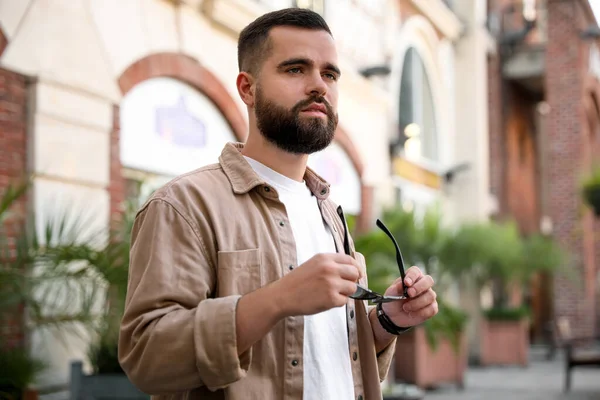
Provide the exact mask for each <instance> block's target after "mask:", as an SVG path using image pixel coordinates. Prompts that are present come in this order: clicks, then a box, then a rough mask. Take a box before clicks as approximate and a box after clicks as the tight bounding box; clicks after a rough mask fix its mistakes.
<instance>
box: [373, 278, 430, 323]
mask: <svg viewBox="0 0 600 400" xmlns="http://www.w3.org/2000/svg"><path fill="white" fill-rule="evenodd" d="M404 284H405V285H406V287H407V288H408V299H407V300H400V301H393V302H391V303H384V304H383V306H382V307H383V311H385V313H386V314H387V315H388V316H389V317H390V319H391V320H392V322H393V323H394V324H396V325H397V326H400V327H403V328H408V327H411V326H415V325H419V324H421V323H423V322H425V321H427V320H428V319H429V318H431V317H433V316H434V315H436V314H437V312H438V303H437V301H436V297H437V295H436V293H435V291H434V290H433V289H432V288H433V278H432V277H431V276H429V275H423V272H422V271H421V270H420V269H419V268H418V267H411V268H409V269H408V270H407V271H406V274H405V276H404ZM403 292H404V286H403V282H402V278H398V279H397V280H396V281H395V282H394V283H393V284H392V285H391V286H390V287H389V288H388V289H387V290H386V291H385V294H386V296H398V295H401V294H402V293H403Z"/></svg>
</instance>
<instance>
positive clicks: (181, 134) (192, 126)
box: [155, 96, 206, 147]
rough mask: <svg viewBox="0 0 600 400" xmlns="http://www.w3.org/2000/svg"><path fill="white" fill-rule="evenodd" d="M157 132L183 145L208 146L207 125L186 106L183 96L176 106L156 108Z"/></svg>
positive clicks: (174, 142)
mask: <svg viewBox="0 0 600 400" xmlns="http://www.w3.org/2000/svg"><path fill="white" fill-rule="evenodd" d="M155 116H156V134H157V135H158V136H159V137H160V138H161V139H163V140H166V141H167V142H169V143H173V144H174V145H176V146H181V147H204V146H206V127H205V125H204V123H203V122H202V121H200V120H199V119H198V118H196V117H195V116H194V115H192V114H191V113H190V112H189V110H188V109H187V108H186V105H185V99H184V97H183V96H181V97H179V100H178V102H177V104H176V105H175V106H172V107H158V108H156V110H155Z"/></svg>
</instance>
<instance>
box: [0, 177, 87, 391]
mask: <svg viewBox="0 0 600 400" xmlns="http://www.w3.org/2000/svg"><path fill="white" fill-rule="evenodd" d="M30 183H31V180H30V179H24V180H23V181H22V182H17V183H13V184H11V185H9V186H8V187H7V188H6V189H5V190H4V191H3V192H2V194H1V196H0V325H2V326H8V325H14V324H15V322H16V324H17V326H18V327H19V329H22V330H23V332H24V335H23V337H21V335H19V338H18V339H14V338H13V339H12V340H7V339H9V338H8V337H2V338H0V339H2V340H1V341H0V359H2V362H1V363H0V392H2V393H4V395H7V393H8V394H9V395H10V398H14V399H20V398H23V399H32V398H35V397H37V392H36V390H35V389H34V386H35V384H36V383H37V381H38V379H39V377H40V376H41V374H42V373H44V372H45V371H46V367H47V363H46V361H45V360H40V359H38V357H37V356H35V354H32V353H31V351H32V350H31V349H30V346H29V342H28V337H29V334H30V333H32V332H42V331H50V332H51V333H55V334H59V336H60V334H61V332H67V331H77V330H78V329H77V328H79V327H83V328H86V327H91V324H92V323H93V320H94V317H93V312H92V311H93V299H94V297H95V294H96V289H97V286H96V285H95V284H94V282H95V279H94V277H93V276H92V274H90V273H89V272H88V271H86V270H85V266H82V268H73V265H72V264H71V261H72V258H73V254H74V252H73V249H74V248H78V249H81V250H83V249H88V250H90V249H91V246H89V247H88V246H87V244H85V242H86V235H85V232H84V230H83V229H82V228H83V226H84V225H85V221H84V220H82V219H79V220H78V219H77V216H74V215H73V214H70V213H54V214H52V215H51V216H49V217H47V218H45V219H44V220H43V221H40V226H42V229H41V230H36V229H35V227H36V226H37V225H36V221H35V216H34V215H29V216H27V215H23V214H20V213H18V212H17V211H18V210H19V207H17V204H18V203H21V204H19V205H22V203H23V199H24V198H25V197H24V196H26V195H27V194H28V190H29V188H30ZM22 208H25V207H22ZM8 228H10V229H8ZM88 231H89V230H88ZM9 233H10V235H9ZM94 236H95V235H91V236H89V237H88V238H91V237H94ZM90 240H91V239H90ZM76 241H78V242H79V243H77V244H76ZM90 251H91V250H90ZM67 298H68V299H69V301H68V302H67V301H61V300H60V299H67ZM75 299H77V300H75ZM74 328H75V329H74Z"/></svg>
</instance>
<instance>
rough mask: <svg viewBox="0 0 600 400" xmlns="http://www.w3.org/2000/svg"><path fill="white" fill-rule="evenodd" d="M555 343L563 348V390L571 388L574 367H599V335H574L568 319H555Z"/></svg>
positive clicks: (566, 390)
mask: <svg viewBox="0 0 600 400" xmlns="http://www.w3.org/2000/svg"><path fill="white" fill-rule="evenodd" d="M556 335H557V337H556V339H557V342H558V343H557V344H558V345H559V346H560V347H563V348H564V349H565V386H564V390H565V392H568V391H569V390H570V389H571V375H572V373H573V371H572V370H573V368H574V367H600V337H574V336H573V333H572V330H571V324H570V322H569V319H568V318H566V317H559V318H557V319H556Z"/></svg>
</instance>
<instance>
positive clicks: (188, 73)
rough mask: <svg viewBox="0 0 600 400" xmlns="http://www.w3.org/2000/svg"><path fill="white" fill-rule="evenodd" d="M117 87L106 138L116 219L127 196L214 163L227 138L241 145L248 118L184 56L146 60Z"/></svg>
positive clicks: (127, 72) (215, 82)
mask: <svg viewBox="0 0 600 400" xmlns="http://www.w3.org/2000/svg"><path fill="white" fill-rule="evenodd" d="M118 82H119V87H120V89H121V92H122V93H123V100H122V103H121V104H120V106H116V107H115V110H114V111H115V115H114V118H113V120H114V129H113V133H112V135H111V171H110V187H109V192H110V197H111V215H112V216H113V217H116V218H118V217H119V215H120V212H121V211H122V205H123V202H124V200H125V199H126V198H128V197H135V196H143V195H145V194H147V192H148V191H150V190H152V189H153V188H155V187H156V186H159V185H160V184H162V183H164V182H165V181H167V180H169V179H170V178H172V177H173V176H175V175H178V174H181V173H184V172H186V171H189V170H193V169H195V168H198V167H200V166H201V165H205V164H209V163H211V162H215V161H216V158H215V154H216V155H217V157H218V154H220V151H221V150H222V148H223V145H224V144H225V142H226V141H244V140H245V137H246V135H247V128H246V126H247V125H246V121H245V119H244V117H243V115H242V113H241V111H240V109H239V107H238V105H237V104H236V102H235V101H234V99H233V98H232V97H231V95H230V94H229V93H228V92H227V90H226V89H225V86H224V85H223V84H222V83H221V82H220V81H219V80H218V79H217V78H216V77H215V75H214V74H212V73H211V72H210V71H209V70H207V69H206V68H204V67H203V66H202V65H201V64H199V63H198V62H197V61H196V60H194V59H192V58H190V57H188V56H185V55H183V54H178V53H159V54H153V55H150V56H147V57H144V58H142V59H140V60H138V61H136V62H135V63H134V64H132V65H131V66H129V67H128V68H127V69H126V70H125V71H124V72H123V74H122V75H121V76H120V77H119V80H118ZM217 149H218V150H217ZM217 151H218V153H217ZM142 182H143V183H144V184H145V186H143V185H142V184H141V183H142Z"/></svg>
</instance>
